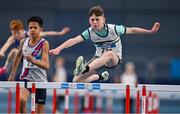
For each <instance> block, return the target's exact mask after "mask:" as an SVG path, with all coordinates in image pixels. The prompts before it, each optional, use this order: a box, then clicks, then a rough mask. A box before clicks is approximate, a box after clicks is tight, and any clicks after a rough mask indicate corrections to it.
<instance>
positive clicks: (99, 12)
mask: <svg viewBox="0 0 180 114" xmlns="http://www.w3.org/2000/svg"><path fill="white" fill-rule="evenodd" d="M92 15H96V16H103V15H104V10H103V8H102V7H101V6H99V5H98V6H94V7H92V8H91V9H90V10H89V13H88V16H89V17H91V16H92Z"/></svg>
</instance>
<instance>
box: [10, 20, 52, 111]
mask: <svg viewBox="0 0 180 114" xmlns="http://www.w3.org/2000/svg"><path fill="white" fill-rule="evenodd" d="M28 25H29V33H30V35H29V37H28V38H26V39H22V40H21V42H20V47H19V49H18V52H17V55H16V57H15V59H14V63H13V67H12V71H11V74H10V76H9V78H8V80H9V81H13V80H14V78H15V75H16V70H17V68H18V65H19V63H20V60H21V58H23V68H22V73H21V74H20V80H21V81H24V82H25V83H26V82H29V81H30V82H47V75H46V70H47V69H48V68H49V55H48V52H49V43H48V42H47V41H46V40H45V39H44V38H42V37H41V35H40V34H41V32H42V25H43V20H42V18H41V17H38V16H33V17H31V18H29V19H28ZM30 92H31V90H30V89H27V88H20V112H21V113H27V109H26V106H27V101H28V98H29V95H30ZM35 97H36V98H35V100H36V113H44V106H45V102H46V89H36V95H35Z"/></svg>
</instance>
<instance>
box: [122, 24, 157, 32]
mask: <svg viewBox="0 0 180 114" xmlns="http://www.w3.org/2000/svg"><path fill="white" fill-rule="evenodd" d="M159 27H160V23H159V22H155V23H154V26H153V27H152V29H150V30H148V29H143V28H138V27H126V34H152V33H156V32H157V31H158V30H159Z"/></svg>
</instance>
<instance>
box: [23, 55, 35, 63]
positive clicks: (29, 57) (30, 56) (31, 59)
mask: <svg viewBox="0 0 180 114" xmlns="http://www.w3.org/2000/svg"><path fill="white" fill-rule="evenodd" d="M24 58H25V59H26V60H27V61H28V62H31V63H32V62H33V60H34V59H33V56H32V55H28V56H24Z"/></svg>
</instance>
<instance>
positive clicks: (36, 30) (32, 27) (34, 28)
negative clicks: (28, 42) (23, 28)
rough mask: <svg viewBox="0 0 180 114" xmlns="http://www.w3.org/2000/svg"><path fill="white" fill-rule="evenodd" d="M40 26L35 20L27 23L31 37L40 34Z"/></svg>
mask: <svg viewBox="0 0 180 114" xmlns="http://www.w3.org/2000/svg"><path fill="white" fill-rule="evenodd" d="M41 31H42V28H41V27H40V26H39V24H38V23H37V22H30V23H29V33H30V36H31V37H32V38H37V37H39V35H40V32H41Z"/></svg>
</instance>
